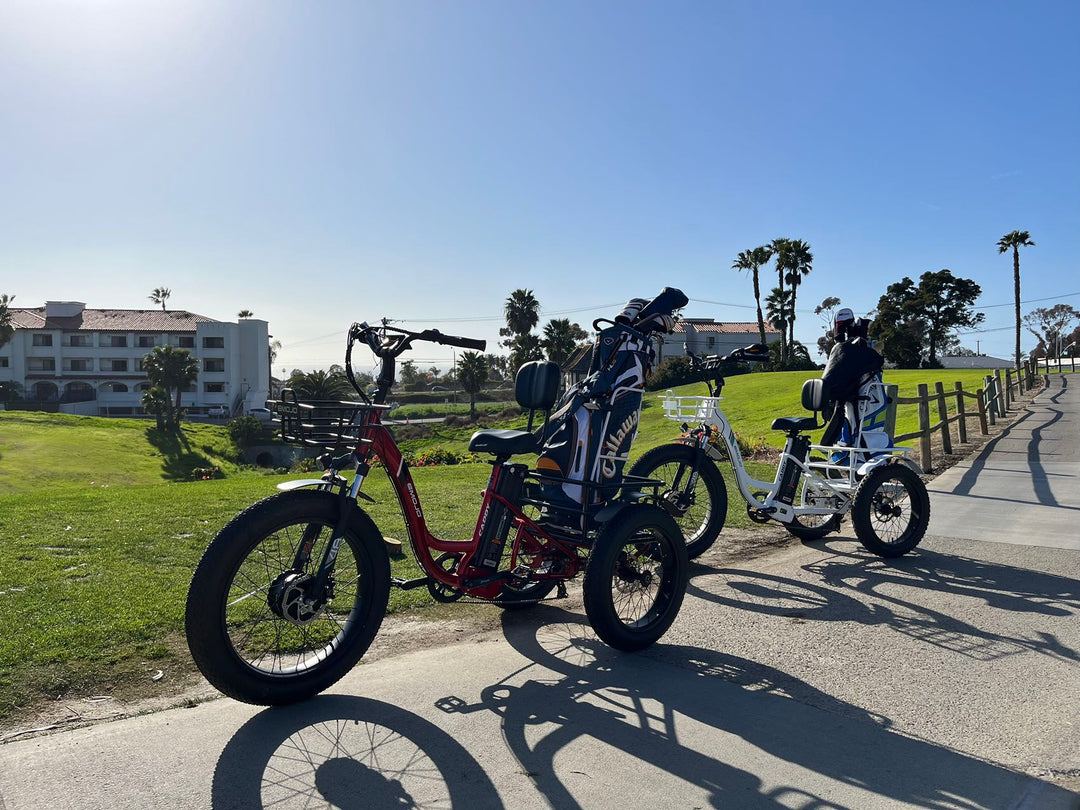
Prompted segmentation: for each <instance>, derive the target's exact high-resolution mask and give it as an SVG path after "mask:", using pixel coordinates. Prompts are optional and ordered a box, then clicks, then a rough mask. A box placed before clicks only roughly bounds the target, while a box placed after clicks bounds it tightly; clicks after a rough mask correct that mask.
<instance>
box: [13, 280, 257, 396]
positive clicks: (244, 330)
mask: <svg viewBox="0 0 1080 810" xmlns="http://www.w3.org/2000/svg"><path fill="white" fill-rule="evenodd" d="M10 311H11V319H12V325H13V326H14V327H15V334H14V336H13V337H12V339H11V341H10V342H9V343H8V344H7V345H5V346H4V347H3V348H0V382H15V383H18V384H19V385H20V386H22V391H23V396H24V397H25V398H26V399H28V400H36V401H39V402H48V403H58V405H59V409H60V410H61V411H63V412H65V413H78V414H86V415H94V416H98V415H100V416H124V415H134V414H139V413H142V405H141V398H142V394H143V391H145V390H146V389H148V388H149V387H150V383H149V381H148V380H147V378H146V374H145V373H143V371H142V359H143V357H144V356H146V354H147V353H148V352H150V350H151V349H153V348H154V347H155V346H164V345H171V346H175V347H177V348H182V349H188V350H189V351H190V352H191V355H192V357H194V358H196V359H197V360H198V361H199V377H198V381H197V382H196V384H195V385H194V386H193V388H192V389H190V390H188V391H186V392H185V393H184V394H183V398H182V404H183V406H184V407H185V408H187V409H189V410H190V411H191V412H192V413H195V414H198V413H205V412H206V410H207V409H208V408H210V407H211V406H215V405H216V406H221V405H224V406H225V407H226V408H227V409H228V411H229V413H230V414H232V415H239V414H243V413H246V412H247V411H248V410H250V409H251V408H261V407H262V406H263V404H264V403H265V401H266V398H267V394H268V393H269V389H270V359H269V337H270V336H269V332H268V324H267V322H266V321H262V320H258V319H255V318H245V319H241V320H240V321H239V322H238V323H228V322H224V321H215V320H214V319H212V318H207V317H205V316H203V315H196V314H195V313H193V312H185V311H182V310H172V311H168V312H163V311H161V310H154V309H146V310H143V309H87V307H86V305H85V304H83V303H81V302H78V301H48V302H47V303H46V304H45V306H43V307H37V308H27V309H15V308H12V309H11V310H10Z"/></svg>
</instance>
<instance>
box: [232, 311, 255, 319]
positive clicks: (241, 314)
mask: <svg viewBox="0 0 1080 810" xmlns="http://www.w3.org/2000/svg"><path fill="white" fill-rule="evenodd" d="M254 314H255V313H254V312H252V311H251V310H250V309H242V310H240V311H239V312H237V313H236V317H237V318H250V317H251V316H252V315H254Z"/></svg>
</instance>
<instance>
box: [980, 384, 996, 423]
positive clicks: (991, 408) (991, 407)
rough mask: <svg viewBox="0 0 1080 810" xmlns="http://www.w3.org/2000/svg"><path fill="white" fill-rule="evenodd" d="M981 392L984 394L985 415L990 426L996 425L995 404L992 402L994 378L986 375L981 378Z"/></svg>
mask: <svg viewBox="0 0 1080 810" xmlns="http://www.w3.org/2000/svg"><path fill="white" fill-rule="evenodd" d="M983 390H984V391H985V392H986V413H987V414H988V415H989V417H990V424H991V425H996V424H997V403H996V402H995V401H994V394H995V392H994V378H993V376H992V375H990V374H987V375H986V376H985V377H983Z"/></svg>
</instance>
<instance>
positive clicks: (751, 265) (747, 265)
mask: <svg viewBox="0 0 1080 810" xmlns="http://www.w3.org/2000/svg"><path fill="white" fill-rule="evenodd" d="M771 258H772V251H771V250H770V249H769V248H768V247H766V246H764V245H762V246H761V247H756V248H754V249H753V250H744V251H743V252H742V253H740V254H739V255H738V256H736V257H735V262H734V263H733V264H732V265H731V269H732V270H747V271H749V273H750V275H751V277H752V278H753V280H754V303H755V304H757V322H758V333H759V335H760V338H761V340H760V342H761V343H762V344H764V343H765V317H764V316H763V315H762V313H761V284H760V281H759V272H758V271H759V269H760V268H761V266H762V265H765V264H768V261H769V259H771Z"/></svg>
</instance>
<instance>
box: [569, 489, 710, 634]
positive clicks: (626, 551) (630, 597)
mask: <svg viewBox="0 0 1080 810" xmlns="http://www.w3.org/2000/svg"><path fill="white" fill-rule="evenodd" d="M688 569H689V560H688V559H687V556H686V544H685V543H683V542H682V536H681V533H680V531H679V527H678V526H676V525H675V521H673V520H672V519H671V518H670V517H669V516H668V515H666V514H664V512H663V511H661V510H660V509H659V508H658V507H656V506H652V505H651V504H638V505H633V506H627V507H626V508H625V509H623V510H622V511H621V512H620V513H619V514H618V515H617V516H616V517H615V519H614V520H612V521H611V522H610V523H608V524H607V525H606V526H605V527H604V529H603V530H602V531H601V532H600V534H599V536H598V537H597V538H596V544H595V546H594V547H593V551H592V555H591V556H590V558H589V564H588V566H587V567H586V569H585V581H584V583H583V584H582V593H583V596H584V600H585V613H586V614H587V615H588V617H589V622H590V623H591V624H592V626H593V629H594V630H595V631H596V635H598V636H599V637H600V638H601V639H602V640H603V641H604V642H605V643H606V644H608V645H609V646H611V647H614V648H615V649H618V650H640V649H643V648H645V647H648V646H649V645H650V644H653V643H654V642H655V641H656V640H657V639H658V638H660V636H662V635H664V633H665V632H667V629H668V628H669V627H670V626H671V623H672V622H673V621H675V617H676V616H677V615H678V613H679V607H680V606H681V605H682V601H683V595H684V594H685V593H686V580H687V573H688Z"/></svg>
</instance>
